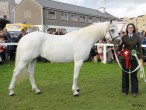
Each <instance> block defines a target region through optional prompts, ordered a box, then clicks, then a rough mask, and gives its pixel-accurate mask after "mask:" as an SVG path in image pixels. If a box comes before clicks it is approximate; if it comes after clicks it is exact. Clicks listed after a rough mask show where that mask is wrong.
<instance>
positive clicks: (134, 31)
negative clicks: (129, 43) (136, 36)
mask: <svg viewBox="0 0 146 110" xmlns="http://www.w3.org/2000/svg"><path fill="white" fill-rule="evenodd" d="M129 25H132V26H133V28H134V30H133V33H136V28H135V25H134V24H133V23H129V24H128V25H127V27H126V33H127V34H128V26H129Z"/></svg>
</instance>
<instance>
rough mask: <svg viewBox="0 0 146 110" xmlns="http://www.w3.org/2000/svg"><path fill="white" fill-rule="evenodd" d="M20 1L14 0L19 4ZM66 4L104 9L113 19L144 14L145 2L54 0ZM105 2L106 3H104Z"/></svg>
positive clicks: (145, 9)
mask: <svg viewBox="0 0 146 110" xmlns="http://www.w3.org/2000/svg"><path fill="white" fill-rule="evenodd" d="M20 1H21V0H16V2H17V3H19V2H20ZM55 1H58V2H64V3H68V4H73V5H78V6H83V7H88V8H92V9H98V8H99V7H106V11H107V12H109V13H110V14H112V15H114V16H115V17H119V18H120V17H137V16H139V15H144V14H146V0H55ZM105 1H106V3H105Z"/></svg>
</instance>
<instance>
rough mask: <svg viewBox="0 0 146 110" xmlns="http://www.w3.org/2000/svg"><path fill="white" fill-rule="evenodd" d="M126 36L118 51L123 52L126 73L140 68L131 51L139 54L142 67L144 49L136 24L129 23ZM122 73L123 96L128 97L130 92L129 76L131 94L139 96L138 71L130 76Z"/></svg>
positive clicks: (123, 66) (123, 65)
mask: <svg viewBox="0 0 146 110" xmlns="http://www.w3.org/2000/svg"><path fill="white" fill-rule="evenodd" d="M126 33H127V34H126V35H124V36H123V37H122V42H121V44H120V45H119V47H118V51H122V53H123V54H122V56H121V60H122V61H121V63H122V68H123V69H124V70H125V71H129V70H130V71H133V70H135V68H136V67H137V66H138V63H137V61H136V58H135V57H134V56H132V55H131V51H132V50H135V51H136V52H137V53H138V57H139V59H140V63H141V65H142V64H143V63H142V57H143V55H142V47H141V40H140V37H139V36H137V34H136V29H135V26H134V24H132V23H129V24H128V25H127V28H126ZM125 71H122V95H124V96H125V95H128V92H129V76H130V77H131V78H130V79H131V92H132V95H133V96H137V95H138V91H139V90H138V78H137V71H135V72H133V73H131V74H128V73H127V72H125Z"/></svg>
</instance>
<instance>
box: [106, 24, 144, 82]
mask: <svg viewBox="0 0 146 110" xmlns="http://www.w3.org/2000/svg"><path fill="white" fill-rule="evenodd" d="M110 27H114V26H110ZM110 27H109V28H110ZM109 28H108V29H107V30H106V33H105V35H106V34H107V32H108V31H109V34H110V37H111V39H112V42H114V40H115V39H116V38H118V37H119V36H116V37H115V38H113V37H112V34H111V32H110V30H109ZM104 37H105V36H104ZM113 45H114V47H115V46H116V45H115V44H114V43H113ZM114 55H115V58H116V60H117V63H118V65H119V67H120V68H121V69H122V71H124V72H126V73H129V74H131V73H133V72H135V71H136V70H138V68H140V77H141V78H142V77H143V78H144V81H145V82H146V78H145V72H144V68H143V66H141V65H140V61H139V59H138V57H137V55H136V53H135V52H134V53H133V56H135V58H136V60H137V62H138V66H137V67H136V68H135V69H134V70H133V71H126V70H124V69H123V68H122V66H121V64H120V62H119V59H118V57H117V54H116V52H115V50H114Z"/></svg>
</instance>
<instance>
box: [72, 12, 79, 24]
mask: <svg viewBox="0 0 146 110" xmlns="http://www.w3.org/2000/svg"><path fill="white" fill-rule="evenodd" d="M71 21H76V22H77V21H78V16H77V15H75V14H72V15H71Z"/></svg>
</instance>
